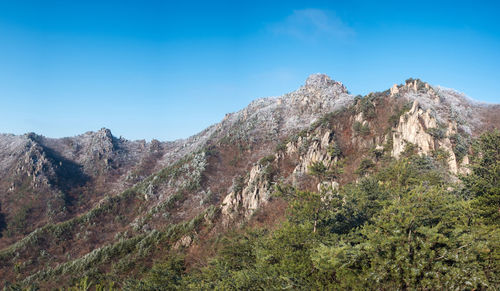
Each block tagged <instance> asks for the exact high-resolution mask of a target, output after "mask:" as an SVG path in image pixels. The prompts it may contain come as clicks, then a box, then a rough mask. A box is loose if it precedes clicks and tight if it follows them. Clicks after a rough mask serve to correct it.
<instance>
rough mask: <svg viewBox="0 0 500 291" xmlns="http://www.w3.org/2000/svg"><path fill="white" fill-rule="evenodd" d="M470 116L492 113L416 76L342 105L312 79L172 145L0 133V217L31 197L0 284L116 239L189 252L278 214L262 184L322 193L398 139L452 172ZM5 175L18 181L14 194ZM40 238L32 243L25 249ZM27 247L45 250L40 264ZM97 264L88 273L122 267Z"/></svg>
mask: <svg viewBox="0 0 500 291" xmlns="http://www.w3.org/2000/svg"><path fill="white" fill-rule="evenodd" d="M408 104H412V106H411V108H409V107H408V106H407V105H408ZM478 108H482V109H484V108H487V109H488V110H489V111H488V112H489V114H490V116H491V115H493V114H496V112H499V113H500V111H498V109H497V108H498V107H495V108H493V107H488V106H485V105H478V104H475V103H473V102H470V100H467V98H466V97H465V96H463V95H461V94H459V93H457V92H455V91H453V90H449V89H444V88H440V87H434V86H431V85H429V84H427V83H425V82H422V81H420V80H418V79H417V80H413V79H410V80H408V81H407V82H406V83H405V84H403V85H395V86H393V87H392V88H390V90H387V91H384V92H378V93H372V94H369V95H367V96H365V97H364V98H361V97H358V98H353V96H352V95H350V94H349V93H348V91H347V89H346V88H345V86H344V85H343V84H342V83H340V82H337V81H334V80H332V79H330V78H329V77H328V76H326V75H322V74H314V75H311V76H310V77H309V78H308V79H307V80H306V82H305V84H304V85H303V86H301V87H300V88H299V89H298V90H296V91H294V92H291V93H288V94H285V95H283V96H280V97H273V98H262V99H257V100H255V101H253V102H252V103H250V104H249V106H248V107H246V108H244V109H242V110H240V111H238V112H235V113H231V114H228V115H226V117H225V118H224V119H223V120H222V121H221V122H220V123H218V124H215V125H213V126H210V127H209V128H207V129H206V130H204V131H202V132H201V133H199V134H197V135H194V136H192V137H189V138H187V139H182V140H177V141H172V142H160V141H157V140H153V141H151V142H149V143H148V142H146V141H144V140H142V141H128V140H125V139H123V138H117V137H114V136H113V135H112V134H111V131H110V130H108V129H105V128H103V129H101V130H99V131H97V132H87V133H84V134H81V135H78V136H74V137H67V138H62V139H53V138H47V137H43V136H37V135H34V134H28V135H23V136H14V135H0V204H1V205H2V211H3V212H2V213H0V214H1V215H4V216H5V217H6V221H7V223H10V222H11V221H12V220H13V217H14V216H15V215H16V211H18V209H14V207H12V206H15V205H14V204H13V203H12V201H15V198H14V199H13V198H12V197H17V196H16V195H19V196H21V194H22V195H24V194H25V193H29V194H30V195H31V194H34V195H31V196H30V195H25V196H23V197H24V198H26V200H29V199H32V200H31V201H23V203H25V202H26V203H25V204H26V205H27V206H30V205H29V203H30V202H31V203H33V205H34V207H36V209H35V208H33V209H35V211H32V212H33V213H35V214H36V216H32V217H30V215H32V213H31V212H29V211H27V212H26V213H27V214H26V216H25V217H26V220H28V222H29V223H30V224H33V229H35V228H37V230H36V231H33V232H32V234H31V235H30V236H28V237H27V238H26V239H25V240H24V239H23V242H22V243H19V244H15V245H14V246H12V247H9V248H8V249H7V250H6V251H5V253H6V254H7V255H5V256H4V257H5V258H6V259H5V260H3V261H2V262H0V277H2V278H7V277H8V278H9V280H10V279H12V280H16V278H18V277H19V276H20V274H22V275H23V276H29V278H32V279H33V280H35V281H36V280H38V279H36V278H46V277H44V276H45V274H49V273H50V274H53V266H63V265H64V264H65V263H68V266H69V265H71V266H73V265H74V264H73V263H74V262H76V261H77V260H78V259H80V258H81V259H82V260H83V261H85V258H86V256H87V255H88V256H94V255H96V254H97V253H98V252H99V250H108V249H112V248H113V247H114V246H117V245H120V244H121V243H124V242H126V244H127V250H129V249H128V246H129V244H130V250H132V252H133V251H136V250H140V252H141V256H142V255H143V256H144V257H141V260H143V259H144V260H147V259H151V254H150V251H151V249H152V248H149V246H150V245H153V243H152V241H155V244H156V243H158V242H161V244H157V246H160V245H161V248H164V249H172V248H173V249H179V250H181V249H183V248H193V247H194V248H196V244H197V243H198V242H199V241H200V240H202V239H204V238H206V237H204V236H207V235H217V231H224V229H226V228H225V227H221V226H229V225H238V224H240V223H242V222H244V221H246V220H247V219H251V218H252V215H253V214H254V213H255V212H256V211H257V210H258V209H260V208H262V206H263V205H266V204H267V206H269V207H266V208H264V209H263V211H262V212H260V213H259V216H257V217H254V218H255V221H258V223H261V221H265V219H274V218H276V217H279V215H280V214H276V215H277V216H273V215H272V214H271V215H270V214H269V211H276V213H279V211H278V209H279V207H276V208H274V206H276V205H278V206H280V207H282V208H281V210H282V211H283V212H284V211H285V210H284V209H285V205H286V201H283V200H280V199H274V200H273V199H271V198H272V193H273V192H274V190H275V189H276V188H275V185H278V186H279V187H277V189H279V190H280V191H281V190H283V191H293V189H294V188H296V189H299V190H307V191H316V190H317V191H322V192H323V191H329V192H331V193H334V192H336V191H335V189H337V188H339V187H342V185H345V184H346V183H351V182H353V183H356V181H359V179H360V177H363V176H365V175H371V174H372V173H374V172H375V171H376V170H377V167H380V166H382V164H383V163H385V162H387V160H388V159H389V158H390V157H389V156H390V155H391V154H392V155H393V156H394V157H400V156H401V154H402V152H403V151H404V149H405V147H406V144H407V143H413V144H415V145H416V148H417V150H418V151H419V152H420V153H421V154H427V155H435V154H436V153H438V154H441V156H443V155H442V154H443V153H444V154H445V155H444V156H446V159H447V160H446V162H447V163H448V166H449V168H450V170H451V172H452V173H457V172H461V171H462V170H463V169H464V168H463V165H465V164H466V163H467V162H468V156H467V154H468V149H469V148H468V146H469V143H468V142H469V140H468V138H469V134H470V133H476V132H477V133H479V132H480V131H481V130H478V129H483V130H484V128H485V127H481V126H482V123H485V121H484V118H483V119H481V118H478V114H479V113H478V112H486V111H484V110H483V111H478ZM403 109H404V110H403ZM498 115H500V114H498ZM493 123H494V124H493V125H494V126H496V127H498V122H497V123H495V122H493ZM391 142H392V143H391ZM340 145H342V147H340ZM457 153H459V154H457ZM311 166H313V167H312V169H314V170H313V171H311ZM316 166H317V168H318V169H319V170H315V169H316ZM363 167H365V168H364V169H363ZM439 167H440V169H444V168H443V167H441V166H439ZM13 173H14V174H15V175H18V176H15V175H14V174H13ZM313 174H314V175H313ZM17 178H19V180H16V179H17ZM12 181H14V183H13V182H12ZM16 181H28V184H29V185H28V186H27V187H24V189H23V191H24V192H23V193H21V192H18V191H19V187H18V186H20V185H21V183H20V182H18V184H16V183H15V182H16ZM32 181H33V182H32ZM231 182H232V185H231ZM31 183H34V184H31ZM25 184H26V183H25ZM35 185H37V186H36V187H35ZM44 185H45V186H46V187H43V186H44ZM23 186H26V185H24V184H23ZM44 188H47V189H50V191H45V192H43V191H40V190H43V189H44ZM8 189H11V190H10V191H9V190H8ZM40 193H41V194H42V195H39V194H40ZM283 194H284V195H285V196H286V194H291V193H284V192H283ZM32 196H33V197H36V199H33V197H32ZM73 199H74V201H73ZM325 199H327V198H325ZM5 209H7V210H5ZM11 209H12V211H10V210H11ZM283 212H281V215H283ZM47 213H48V215H46V214H47ZM273 214H275V213H274V212H273ZM47 216H49V218H50V219H47V218H46V217H47ZM69 218H73V220H71V223H66V222H65V223H64V224H60V225H54V226H51V227H53V229H54V230H57V231H52V228H47V229H42V228H40V227H41V226H43V225H44V224H46V223H47V222H60V221H65V220H68V219H69ZM202 221H203V222H202ZM207 221H208V223H206V222H207ZM200 223H201V224H203V227H198V226H199V224H200ZM208 225H210V227H209V226H208ZM211 227H213V228H211ZM33 229H28V231H31V230H33ZM55 233H57V234H55ZM42 234H43V239H44V244H43V245H37V240H36V239H35V238H37V239H38V238H40V237H41V235H42ZM15 235H17V236H16V237H13V238H12V240H11V241H8V240H5V239H0V247H2V248H6V247H7V246H11V245H12V244H14V243H15V241H16V240H19V239H20V238H21V237H22V236H24V235H26V234H25V233H19V232H18V233H17V234H15ZM54 235H56V236H55V237H53V236H54ZM46 237H47V238H49V239H46ZM143 239H144V244H145V245H146V246H144V248H143ZM150 239H151V240H150ZM2 243H3V244H2ZM59 244H60V245H59ZM26 245H29V247H26ZM89 246H90V247H89ZM135 246H138V248H135ZM108 247H109V248H108ZM91 248H92V249H94V251H93V250H91ZM68 249H71V250H72V251H71V252H70V253H71V254H70V255H68V256H67V250H68ZM33 250H34V251H33ZM73 250H74V251H73ZM41 251H43V252H44V253H45V252H46V253H48V254H49V255H48V256H44V257H43V258H40V257H39V255H38V254H39V253H40V252H41ZM113 252H114V251H113ZM85 254H87V255H85ZM93 254H94V255H93ZM148 256H149V257H148ZM4 257H2V258H4ZM47 258H50V260H49V259H47ZM103 258H106V259H105V260H103V261H95V262H94V261H93V262H92V264H93V265H92V267H93V268H96V270H97V269H99V270H108V269H109V268H108V267H110V268H111V269H113V268H114V267H113V266H115V265H119V266H122V267H123V264H122V263H125V264H128V263H127V262H125V261H121V260H120V261H118V260H119V259H121V258H111V257H109V258H108V257H106V256H103ZM127 258H128V257H127ZM21 261H24V262H31V263H27V265H28V266H29V268H26V269H25V270H21V271H20V272H21V273H19V274H18V273H15V272H14V271H13V270H14V269H15V266H18V263H20V262H21ZM94 263H95V264H94ZM106 264H107V265H106ZM120 264H122V265H120ZM47 266H50V267H47ZM56 268H57V267H56ZM82 268H85V267H82ZM16 272H17V271H16ZM33 274H35V275H33ZM69 275H70V274H69V273H68V276H69ZM30 280H31V279H30ZM33 282H34V281H33ZM30 283H31V281H30Z"/></svg>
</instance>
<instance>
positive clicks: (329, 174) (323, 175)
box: [307, 161, 343, 181]
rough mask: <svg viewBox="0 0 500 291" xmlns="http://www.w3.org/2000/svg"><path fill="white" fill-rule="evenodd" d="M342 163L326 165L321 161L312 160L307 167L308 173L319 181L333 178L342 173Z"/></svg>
mask: <svg viewBox="0 0 500 291" xmlns="http://www.w3.org/2000/svg"><path fill="white" fill-rule="evenodd" d="M342 166H343V165H342V163H340V162H337V163H334V164H333V165H331V166H330V167H327V166H326V165H325V164H324V163H323V162H320V161H317V162H313V163H312V164H311V165H309V167H308V168H307V170H308V173H309V175H312V176H315V177H316V178H318V180H319V181H323V180H325V179H335V178H337V177H338V176H339V175H340V174H341V173H342V171H343V170H342Z"/></svg>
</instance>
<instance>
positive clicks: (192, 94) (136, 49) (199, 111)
mask: <svg viewBox="0 0 500 291" xmlns="http://www.w3.org/2000/svg"><path fill="white" fill-rule="evenodd" d="M181 2H183V1H146V0H143V1H127V0H121V1H104V0H101V1H92V0H87V1H76V0H75V1H49V0H48V1H23V0H16V1H4V0H0V132H6V133H16V134H22V133H25V132H31V131H33V132H37V133H40V134H43V135H46V136H49V137H62V136H72V135H76V134H79V133H83V132H85V131H89V130H98V129H99V128H101V127H107V128H110V129H111V130H112V132H113V133H114V134H115V135H117V136H120V135H122V136H124V137H125V138H129V139H147V140H150V139H152V138H157V139H160V140H172V139H176V138H183V137H188V136H190V135H192V134H195V133H197V132H199V131H200V130H202V129H204V128H205V127H207V126H209V125H210V124H213V123H216V122H218V121H220V120H221V119H222V118H223V117H224V114H225V113H228V112H234V111H237V110H239V109H241V108H243V107H244V106H246V105H247V104H248V103H249V102H250V101H251V100H253V99H255V98H258V97H265V96H276V95H281V94H283V93H286V92H289V91H292V90H294V89H296V88H298V87H299V86H300V85H302V84H303V83H304V81H305V79H306V78H307V76H308V75H309V74H311V73H317V72H321V73H326V74H328V75H330V76H331V77H332V78H333V79H335V80H338V81H341V82H343V83H344V84H345V85H346V86H347V88H348V89H349V90H350V91H351V92H352V93H353V94H366V93H369V92H371V91H381V90H385V89H388V88H389V87H390V86H392V85H393V84H394V83H402V82H404V80H405V79H407V78H409V77H414V78H421V79H422V80H424V81H427V82H429V83H431V84H436V85H442V86H445V87H450V88H455V89H457V90H459V91H461V92H464V93H465V94H467V95H469V96H470V97H472V98H474V99H477V100H481V101H486V102H493V103H500V93H499V92H500V70H499V67H500V20H499V18H498V15H500V4H498V2H497V1H468V2H465V1H464V2H461V1H385V2H384V1H293V0H291V1H258V0H257V1H227V2H224V1H200V2H197V1H184V2H186V3H181Z"/></svg>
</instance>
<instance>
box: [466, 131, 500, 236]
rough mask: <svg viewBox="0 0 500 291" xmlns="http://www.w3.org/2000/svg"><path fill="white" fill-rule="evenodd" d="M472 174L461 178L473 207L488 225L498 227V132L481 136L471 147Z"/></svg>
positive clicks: (499, 182) (499, 200) (499, 201)
mask: <svg viewBox="0 0 500 291" xmlns="http://www.w3.org/2000/svg"><path fill="white" fill-rule="evenodd" d="M472 149H473V155H472V157H471V167H470V169H471V170H472V173H471V174H470V175H468V176H465V177H463V178H462V179H463V181H464V185H465V190H466V191H468V192H469V193H470V196H472V197H473V198H474V203H473V205H474V207H475V209H477V211H478V213H479V215H480V216H481V217H482V218H483V219H484V221H485V222H486V223H488V224H493V225H497V226H498V225H500V132H499V131H498V130H494V131H492V132H489V133H486V134H483V135H482V136H481V137H480V138H479V139H478V140H477V141H476V142H475V143H474V144H473V146H472Z"/></svg>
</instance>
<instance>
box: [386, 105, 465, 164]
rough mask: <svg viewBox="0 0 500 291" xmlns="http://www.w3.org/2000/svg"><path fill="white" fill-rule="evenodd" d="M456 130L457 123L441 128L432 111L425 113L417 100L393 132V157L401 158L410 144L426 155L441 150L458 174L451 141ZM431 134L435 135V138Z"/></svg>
mask: <svg viewBox="0 0 500 291" xmlns="http://www.w3.org/2000/svg"><path fill="white" fill-rule="evenodd" d="M456 128H457V127H456V123H455V122H453V121H448V124H447V128H446V129H444V128H440V125H438V123H437V121H436V119H435V118H433V117H432V115H431V112H430V109H427V110H425V111H424V110H423V109H422V108H420V106H419V104H418V101H417V100H415V101H414V102H413V106H412V108H411V109H410V111H408V112H407V113H405V114H403V115H402V116H401V117H400V119H399V123H398V125H397V127H396V129H395V130H394V132H393V143H394V144H393V149H392V156H394V157H395V158H399V156H400V155H401V153H402V152H403V151H404V150H405V148H406V146H407V144H408V143H412V144H414V145H416V146H417V149H418V152H419V153H420V154H425V155H432V154H433V152H434V151H436V150H438V149H440V150H442V151H444V152H445V153H446V154H447V155H448V158H447V163H448V167H449V169H450V171H451V172H452V173H454V174H456V173H458V170H459V165H458V164H457V159H456V156H455V153H454V151H453V145H452V142H451V140H450V137H451V136H452V135H453V134H456V132H457V129H456ZM431 133H434V136H432V135H431ZM463 166H465V165H462V167H463Z"/></svg>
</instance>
